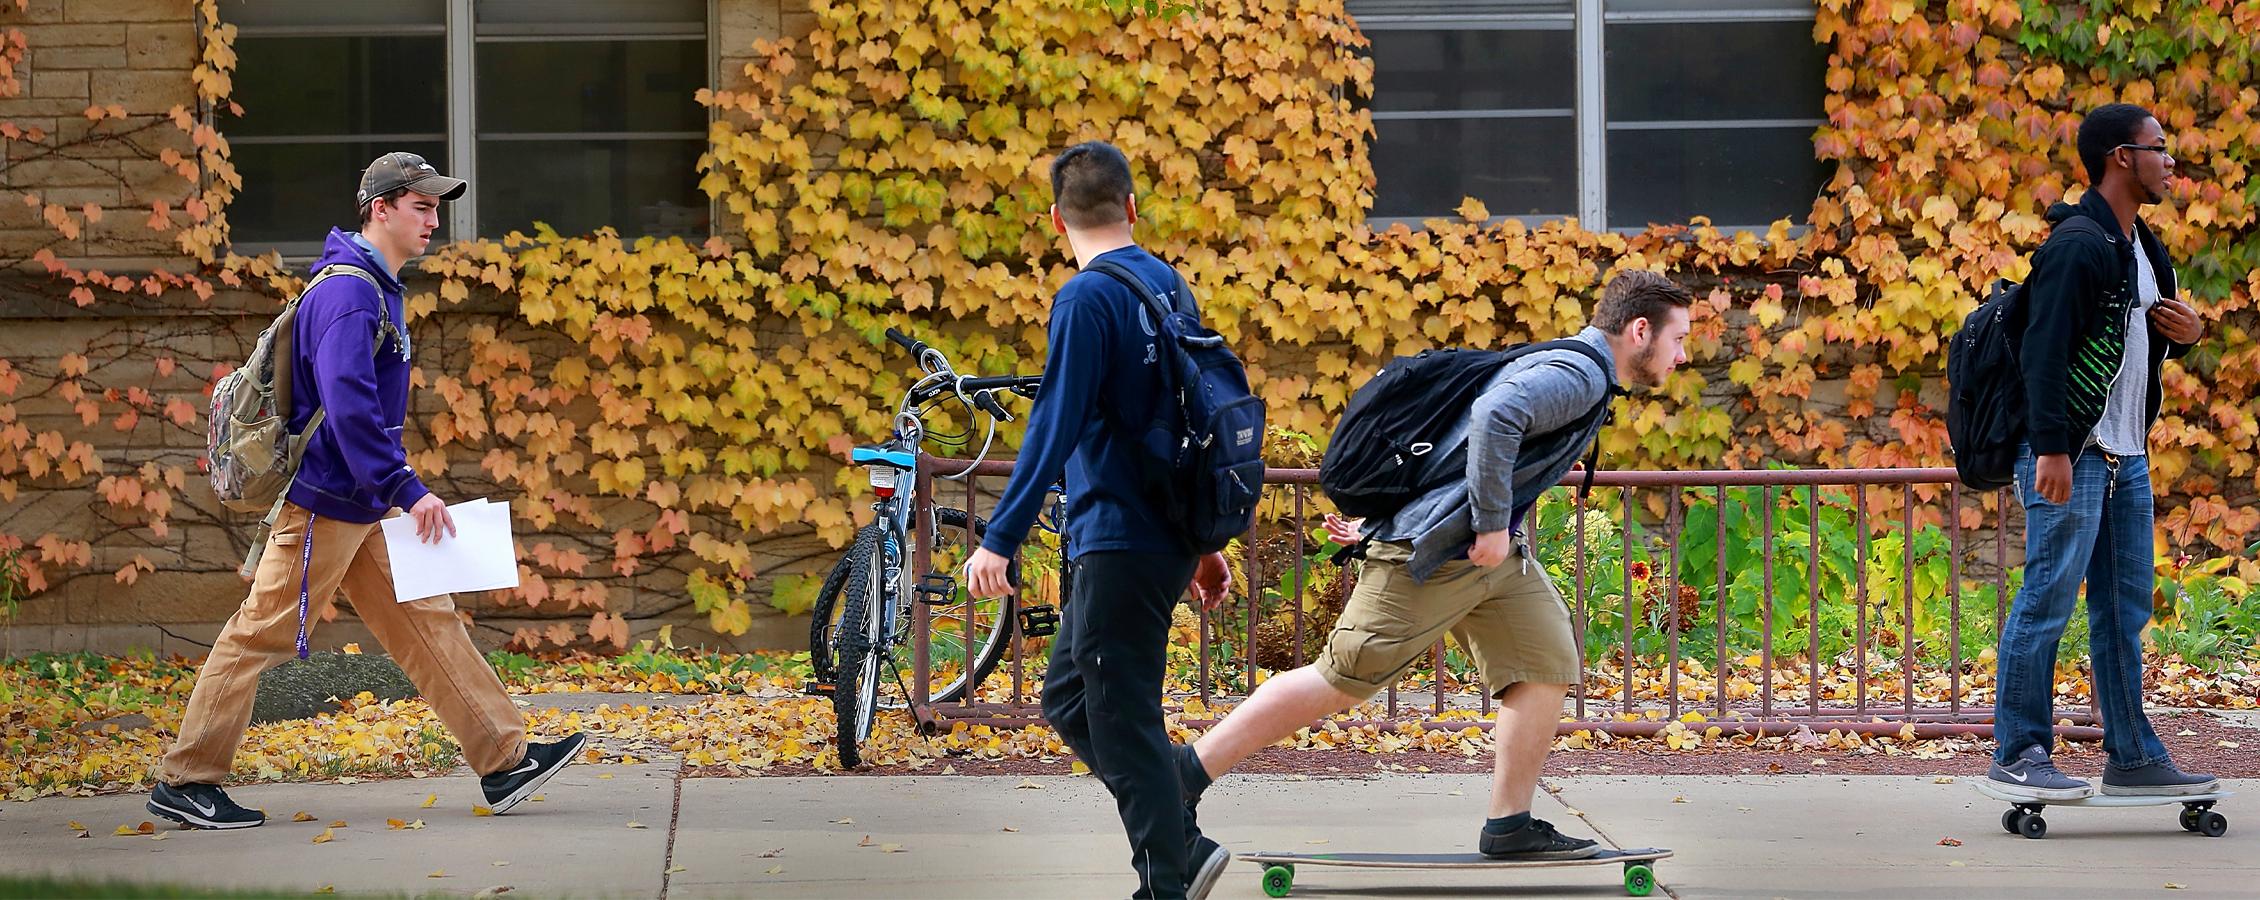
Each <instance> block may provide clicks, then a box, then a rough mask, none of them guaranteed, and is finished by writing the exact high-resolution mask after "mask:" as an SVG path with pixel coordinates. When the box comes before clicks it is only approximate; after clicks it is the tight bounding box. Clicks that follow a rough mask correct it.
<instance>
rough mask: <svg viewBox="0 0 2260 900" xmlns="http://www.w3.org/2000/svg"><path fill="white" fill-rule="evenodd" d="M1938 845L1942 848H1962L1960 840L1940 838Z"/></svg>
mask: <svg viewBox="0 0 2260 900" xmlns="http://www.w3.org/2000/svg"><path fill="white" fill-rule="evenodd" d="M1938 845H1939V846H1941V847H1959V846H1962V842H1961V840H1960V839H1958V838H1950V837H1949V838H1939V839H1938Z"/></svg>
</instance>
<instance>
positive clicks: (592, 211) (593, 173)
mask: <svg viewBox="0 0 2260 900" xmlns="http://www.w3.org/2000/svg"><path fill="white" fill-rule="evenodd" d="M705 149H706V141H705V140H704V139H703V138H702V139H698V140H681V141H507V140H488V141H480V142H479V180H478V181H477V182H476V183H474V184H472V185H471V189H472V190H474V191H477V192H479V220H480V221H479V233H481V234H484V235H488V236H497V237H498V236H501V235H504V234H507V233H509V232H511V231H513V230H517V231H524V232H527V233H529V234H530V233H532V232H533V223H534V222H535V221H542V222H548V223H549V225H550V227H552V228H555V229H557V232H558V233H559V234H567V235H572V234H586V233H588V232H591V231H595V230H596V229H597V228H600V227H602V226H606V225H610V226H612V227H614V228H616V229H618V230H619V232H620V234H621V236H622V237H627V238H635V237H640V236H642V235H647V234H648V235H681V236H685V237H691V238H704V237H705V236H706V235H707V233H708V232H707V206H706V195H705V194H704V193H702V192H700V191H699V189H698V155H699V153H700V152H702V151H704V150H705Z"/></svg>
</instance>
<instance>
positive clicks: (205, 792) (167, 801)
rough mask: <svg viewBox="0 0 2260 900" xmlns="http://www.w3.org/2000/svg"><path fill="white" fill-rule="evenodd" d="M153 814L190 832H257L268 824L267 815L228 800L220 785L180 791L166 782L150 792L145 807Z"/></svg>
mask: <svg viewBox="0 0 2260 900" xmlns="http://www.w3.org/2000/svg"><path fill="white" fill-rule="evenodd" d="M142 805H143V806H144V807H146V808H147V809H148V810H149V811H150V812H151V813H153V814H155V815H157V816H160V817H162V818H167V819H171V820H173V821H175V822H179V823H181V824H183V825H186V826H188V827H190V828H211V829H217V830H226V829H230V828H257V827H259V826H261V825H265V824H267V814H266V813H263V812H260V811H258V810H256V809H244V808H243V807H241V806H237V805H235V801H233V800H230V799H228V792H226V791H223V790H220V786H219V785H216V784H184V785H181V786H179V787H174V786H172V785H169V784H166V783H164V782H162V781H160V782H158V783H157V787H156V789H154V790H151V791H150V792H149V802H148V803H144V804H142Z"/></svg>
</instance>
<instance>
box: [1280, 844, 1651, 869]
mask: <svg viewBox="0 0 2260 900" xmlns="http://www.w3.org/2000/svg"><path fill="white" fill-rule="evenodd" d="M1670 857H1671V851H1669V850H1661V849H1656V848H1652V847H1651V848H1640V849H1635V850H1603V851H1601V852H1600V853H1598V854H1595V855H1593V856H1588V857H1585V858H1584V859H1490V858H1487V857H1485V856H1483V855H1482V854H1480V853H1243V854H1240V860H1241V861H1243V862H1251V863H1262V864H1266V865H1297V866H1350V867H1355V868H1368V869H1534V868H1552V867H1556V866H1608V865H1625V864H1629V863H1638V862H1650V861H1653V860H1659V859H1668V858H1670Z"/></svg>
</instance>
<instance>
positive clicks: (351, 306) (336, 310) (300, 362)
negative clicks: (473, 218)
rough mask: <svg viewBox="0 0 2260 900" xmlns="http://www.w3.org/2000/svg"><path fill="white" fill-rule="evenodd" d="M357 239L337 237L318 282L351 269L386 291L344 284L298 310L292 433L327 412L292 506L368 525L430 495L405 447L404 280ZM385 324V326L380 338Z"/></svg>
mask: <svg viewBox="0 0 2260 900" xmlns="http://www.w3.org/2000/svg"><path fill="white" fill-rule="evenodd" d="M358 237H359V235H348V234H346V233H344V232H342V231H339V230H337V229H334V228H333V229H331V230H330V236H329V239H328V240H327V241H324V242H323V244H322V256H321V258H320V259H319V260H317V261H315V263H314V268H313V270H312V272H319V271H321V270H322V267H323V266H326V265H329V264H330V263H333V262H344V263H350V264H352V265H356V266H359V267H361V268H363V269H366V270H368V271H369V272H370V273H371V274H374V275H375V276H377V283H379V284H382V285H384V290H383V291H377V290H373V289H371V288H370V287H369V283H368V282H366V281H362V280H361V279H359V278H353V277H350V276H345V275H340V276H336V277H333V278H331V279H330V280H328V281H324V282H322V284H321V286H320V287H317V288H315V289H314V291H313V293H310V294H308V295H306V298H305V299H304V300H301V301H299V304H298V323H297V338H296V340H297V344H296V348H295V350H294V351H293V353H292V355H293V356H294V357H295V358H294V359H293V360H291V370H290V371H291V396H290V430H291V432H292V433H294V434H295V433H299V432H302V431H303V430H304V429H305V427H306V423H307V422H308V421H309V420H311V419H313V418H314V410H315V408H316V407H320V408H322V409H325V410H327V411H326V412H324V413H323V414H322V427H320V428H318V429H316V430H315V431H314V434H313V436H312V437H310V438H308V440H307V442H306V455H305V457H304V458H303V460H302V461H301V462H300V463H299V468H298V479H297V480H296V481H294V482H292V483H291V485H290V493H289V497H290V502H292V503H296V504H298V505H299V506H303V507H305V508H307V509H309V510H312V511H313V512H314V514H315V515H318V516H321V517H322V518H325V519H337V520H340V521H345V522H355V523H361V524H367V523H370V522H375V521H377V520H379V519H382V518H384V517H385V514H386V513H387V512H389V511H391V510H392V509H393V508H394V507H399V508H401V509H407V508H409V507H411V506H415V505H416V501H418V500H422V499H424V495H425V494H427V493H430V492H429V491H426V490H425V489H424V483H423V482H422V481H420V480H418V479H417V478H416V473H415V472H413V471H411V470H410V469H409V468H408V454H407V451H406V450H405V449H403V448H402V447H401V443H400V436H401V426H402V423H404V422H406V421H407V419H408V372H409V368H410V366H411V363H410V361H409V344H408V331H407V328H406V327H405V326H404V325H403V324H402V323H403V322H404V321H405V320H406V310H405V309H404V308H403V305H402V302H401V287H400V280H399V279H397V278H395V277H393V274H392V272H391V270H390V269H389V268H387V267H386V266H385V264H384V260H383V258H382V257H381V256H379V255H378V254H377V253H375V252H373V251H371V250H369V249H366V248H364V247H362V246H360V244H359V243H357V242H356V241H355V238H358ZM312 272H309V275H311V274H312ZM380 310H381V311H382V315H381V316H380V315H379V312H380ZM380 322H383V323H388V324H387V325H385V326H384V327H383V328H381V329H380V327H379V323H380Z"/></svg>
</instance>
